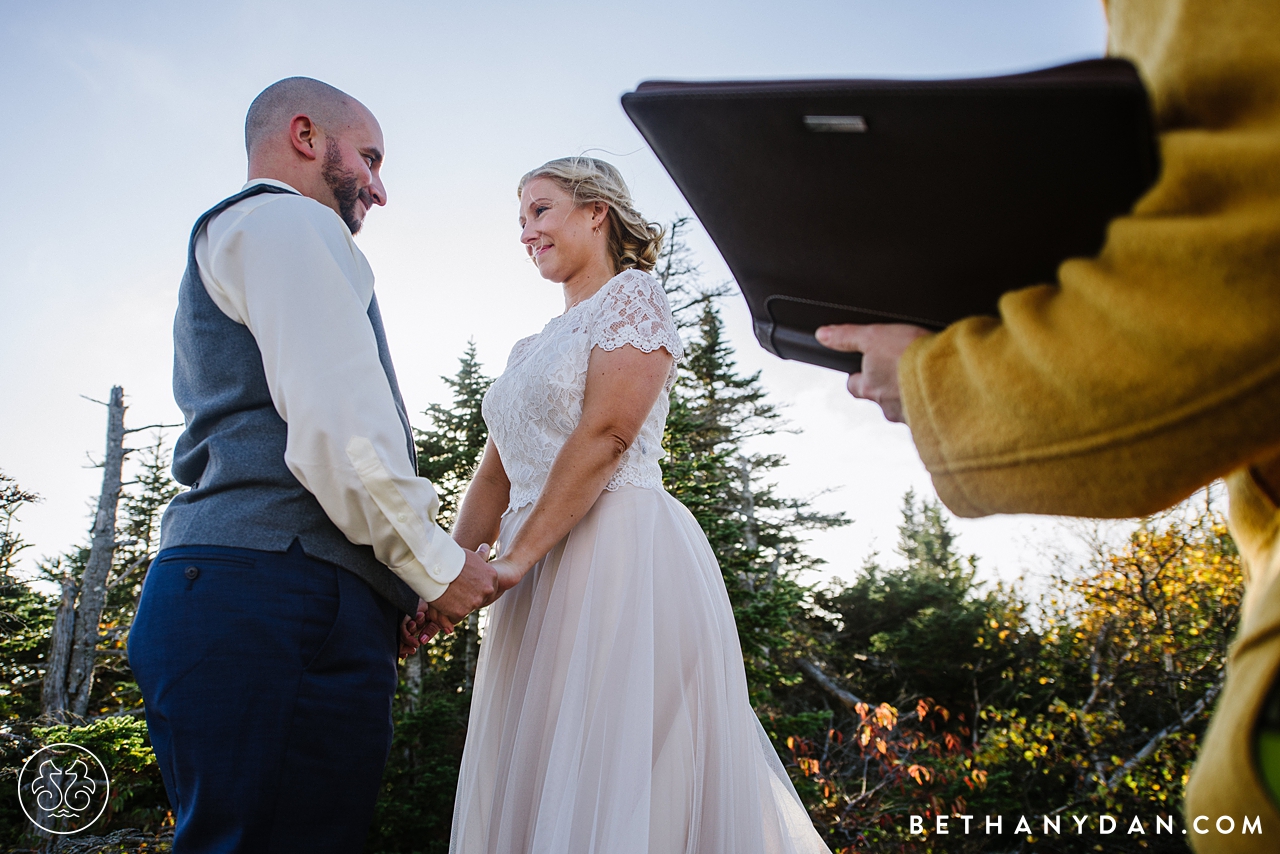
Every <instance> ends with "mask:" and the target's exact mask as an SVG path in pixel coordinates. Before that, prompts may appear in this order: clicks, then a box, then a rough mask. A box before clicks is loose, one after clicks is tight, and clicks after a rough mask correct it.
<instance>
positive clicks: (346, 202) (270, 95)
mask: <svg viewBox="0 0 1280 854" xmlns="http://www.w3.org/2000/svg"><path fill="white" fill-rule="evenodd" d="M244 144H245V148H246V149H247V150H248V152H249V180H250V181H252V180H254V179H258V178H270V179H273V180H277V181H282V182H284V183H286V184H288V185H289V186H290V187H292V188H293V189H295V190H297V191H298V192H299V193H301V194H302V195H304V196H307V197H309V198H312V199H315V200H316V201H318V202H320V203H321V204H324V205H328V206H329V207H330V208H333V210H334V212H336V213H337V214H338V215H339V216H341V217H342V220H343V222H345V223H346V224H347V228H349V229H350V230H351V233H352V234H355V233H356V232H357V231H359V230H360V224H361V223H362V222H363V221H364V216H365V214H366V213H368V212H369V210H370V209H371V208H372V207H374V206H375V205H385V204H386V203H387V189H386V187H384V186H383V184H382V178H381V177H380V175H379V171H380V170H381V168H382V155H383V143H382V128H381V127H379V125H378V120H377V119H375V118H374V117H373V113H371V112H369V109H368V108H367V107H365V105H364V104H361V103H360V102H359V101H357V100H356V99H355V98H352V97H351V96H350V95H348V94H347V93H346V92H343V91H342V90H340V89H335V88H333V87H332V86H330V85H329V84H328V83H321V82H320V81H319V80H312V79H311V78H310V77H288V78H285V79H284V80H281V81H279V82H278V83H272V84H271V85H270V86H268V87H267V88H266V89H264V90H262V94H261V95H259V96H258V97H257V98H255V99H254V100H253V104H251V105H250V107H249V115H248V116H246V117H245V122H244Z"/></svg>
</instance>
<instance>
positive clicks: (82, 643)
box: [42, 386, 125, 720]
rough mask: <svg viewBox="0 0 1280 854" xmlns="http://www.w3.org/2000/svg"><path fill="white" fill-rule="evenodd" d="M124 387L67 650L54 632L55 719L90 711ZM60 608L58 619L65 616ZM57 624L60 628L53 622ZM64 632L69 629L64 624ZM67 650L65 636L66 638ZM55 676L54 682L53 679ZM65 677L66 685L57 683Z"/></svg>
mask: <svg viewBox="0 0 1280 854" xmlns="http://www.w3.org/2000/svg"><path fill="white" fill-rule="evenodd" d="M124 409H125V406H124V389H123V388H121V387H120V386H114V387H112V389H111V398H110V400H109V401H108V403H107V452H106V457H105V458H104V459H103V461H102V492H101V493H100V494H99V495H98V512H97V514H96V515H95V516H94V520H93V534H92V536H91V538H90V545H89V560H88V562H87V563H86V564H85V568H84V575H83V576H82V577H81V579H80V584H79V591H78V592H79V597H78V598H79V601H78V602H75V601H74V599H75V596H74V595H73V596H72V597H71V598H72V605H71V614H70V615H69V617H68V621H69V622H71V623H72V624H73V629H72V631H71V632H70V634H71V645H70V646H71V648H70V651H69V653H66V652H64V651H63V649H59V648H58V646H57V644H58V641H59V637H58V636H57V634H56V632H55V636H54V646H53V647H52V648H51V649H50V668H49V671H48V672H47V673H46V674H45V683H46V684H45V690H44V691H43V695H42V700H43V701H44V709H43V711H44V713H45V715H47V716H49V717H51V718H54V719H56V720H66V719H67V718H68V717H70V716H75V717H84V716H85V714H86V713H87V712H88V710H89V691H90V690H91V689H92V688H93V665H94V662H95V661H96V660H97V653H98V623H99V620H100V619H101V618H102V609H103V607H104V606H105V605H106V601H107V575H108V574H109V573H110V572H111V561H112V559H113V558H114V557H115V552H116V509H117V507H118V506H119V504H120V487H121V483H120V481H121V471H122V469H123V467H124V454H125V450H124V434H125V429H124ZM63 591H64V593H63V605H65V604H66V602H67V598H68V597H67V595H66V583H65V581H64V584H63ZM62 611H63V608H62V606H59V614H58V617H57V618H56V619H58V620H61V619H62V617H63V613H62ZM55 628H56V626H55ZM64 630H65V627H64ZM62 645H63V648H64V649H65V645H66V642H65V639H64V640H63V644H62ZM60 656H65V658H66V661H67V664H66V669H65V671H62V672H59V670H55V669H54V668H53V666H52V665H53V662H54V661H55V660H56V659H58V658H59V657H60ZM51 678H52V679H54V680H55V684H54V685H52V686H50V685H49V684H48V683H49V680H50V679H51ZM56 681H61V682H62V684H61V685H58V684H56Z"/></svg>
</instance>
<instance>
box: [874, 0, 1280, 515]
mask: <svg viewBox="0 0 1280 854" xmlns="http://www.w3.org/2000/svg"><path fill="white" fill-rule="evenodd" d="M1109 13H1110V19H1111V21H1110V23H1111V53H1112V54H1113V55H1120V56H1125V57H1127V58H1129V59H1131V60H1132V61H1134V63H1135V64H1136V65H1137V66H1138V68H1139V70H1140V71H1141V72H1142V74H1143V76H1144V79H1145V81H1146V83H1147V87H1148V90H1149V92H1150V93H1151V96H1152V102H1153V108H1154V110H1155V116H1156V124H1157V127H1158V128H1159V131H1160V140H1159V142H1160V152H1161V161H1162V170H1161V176H1160V178H1159V180H1158V181H1157V183H1156V185H1155V186H1154V187H1153V188H1152V189H1151V190H1150V191H1149V192H1148V193H1147V195H1146V196H1144V197H1143V198H1142V199H1141V200H1140V201H1139V202H1138V204H1137V205H1136V206H1135V208H1134V210H1133V211H1132V213H1131V214H1130V215H1128V216H1125V217H1121V218H1119V219H1117V220H1115V221H1113V222H1112V224H1111V226H1110V228H1109V230H1108V234H1107V239H1106V243H1105V245H1104V247H1103V249H1102V251H1101V252H1100V254H1099V255H1098V256H1097V257H1095V258H1090V259H1073V260H1069V261H1067V262H1065V263H1064V264H1063V265H1062V266H1061V267H1060V268H1059V271H1058V281H1057V283H1054V284H1044V285H1039V286H1035V287H1030V288H1026V289H1023V290H1019V291H1014V292H1011V293H1009V294H1006V295H1005V297H1004V298H1003V299H1002V300H1001V302H1000V317H999V319H995V318H969V319H967V320H964V321H961V322H959V323H956V324H953V325H952V326H951V327H949V328H948V329H946V330H944V331H943V332H941V333H939V334H938V335H934V336H929V337H927V338H923V339H920V340H919V341H917V342H915V343H914V344H913V345H912V346H911V348H910V349H908V351H907V352H906V354H905V355H904V357H903V359H902V361H901V363H900V365H899V379H900V382H901V385H902V395H903V401H904V406H905V410H906V417H907V421H908V423H909V425H910V427H911V430H912V434H913V436H914V438H915V441H916V445H917V447H918V449H919V451H920V455H921V458H922V459H923V460H924V462H925V465H926V466H927V467H928V469H929V472H930V474H931V475H932V476H933V480H934V484H935V486H936V488H937V491H938V494H939V496H940V497H941V498H942V500H943V502H944V503H946V505H947V506H948V507H949V508H951V509H952V510H953V511H955V512H956V513H957V514H959V515H961V516H981V515H985V514H990V513H1050V514H1064V515H1077V516H1099V517H1122V516H1136V515H1142V514H1146V513H1150V512H1154V511H1156V510H1159V509H1161V508H1163V507H1166V506H1168V505H1170V504H1172V503H1174V502H1176V501H1178V500H1180V499H1181V498H1183V497H1185V496H1187V495H1189V494H1190V493H1191V492H1193V491H1194V490H1195V489H1197V488H1198V487H1200V486H1202V485H1204V484H1206V483H1208V482H1209V481H1211V480H1213V479H1214V478H1217V477H1220V476H1222V475H1225V474H1227V473H1228V472H1230V471H1232V470H1234V469H1237V468H1239V467H1241V466H1243V465H1247V464H1250V463H1252V462H1254V461H1256V460H1258V459H1260V458H1263V457H1267V456H1269V455H1270V454H1272V453H1274V452H1275V450H1276V449H1277V448H1278V447H1280V4H1278V3H1251V2H1248V0H1113V1H1112V2H1111V3H1110V8H1109Z"/></svg>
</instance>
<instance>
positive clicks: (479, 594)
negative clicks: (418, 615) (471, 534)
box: [431, 545, 498, 623]
mask: <svg viewBox="0 0 1280 854" xmlns="http://www.w3.org/2000/svg"><path fill="white" fill-rule="evenodd" d="M463 552H464V553H465V554H466V556H467V560H466V563H464V564H463V565H462V572H461V573H460V574H459V575H458V577H457V578H455V579H454V580H453V582H452V583H450V584H449V587H448V589H447V590H445V592H444V595H443V596H441V597H440V598H439V599H434V600H432V602H431V606H432V607H434V608H435V609H436V610H437V611H439V612H440V613H441V614H442V615H443V616H444V617H445V618H446V619H448V620H449V621H450V622H453V623H457V622H459V621H460V620H461V619H462V618H463V617H465V616H467V614H470V613H471V612H472V611H475V610H478V609H480V608H483V607H484V606H485V605H487V604H489V602H491V601H493V599H494V598H496V596H497V593H498V574H497V572H495V571H494V569H493V566H492V565H491V564H490V563H489V562H488V561H487V560H486V557H487V556H488V554H489V547H488V546H487V545H482V546H481V547H480V548H479V549H477V550H476V551H474V552H472V551H467V550H466V549H463Z"/></svg>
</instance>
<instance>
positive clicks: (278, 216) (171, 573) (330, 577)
mask: <svg viewBox="0 0 1280 854" xmlns="http://www.w3.org/2000/svg"><path fill="white" fill-rule="evenodd" d="M245 145H246V147H247V149H248V154H249V182H248V183H247V184H246V185H245V186H244V188H243V189H242V190H241V191H240V192H239V193H237V194H236V195H233V196H231V197H230V198H228V199H225V200H223V201H221V202H219V203H218V204H216V205H214V206H213V207H212V208H211V209H210V210H209V211H207V212H206V213H205V214H204V215H202V216H201V217H200V218H199V219H198V220H197V221H196V224H195V228H194V230H193V231H192V235H191V241H190V245H189V248H188V253H187V269H186V273H185V275H184V276H183V278H182V282H181V284H180V286H179V292H178V310H177V316H176V318H175V320H174V372H173V388H174V396H175V397H176V399H177V402H178V405H179V406H180V407H181V409H182V411H183V414H184V416H185V418H186V430H185V431H184V432H183V433H182V435H181V437H180V438H179V439H178V442H177V445H176V447H175V449H174V463H173V472H174V477H175V478H176V479H177V480H178V481H179V482H180V483H183V484H186V485H188V486H190V487H191V488H190V490H188V491H187V492H184V493H182V494H181V495H179V496H178V497H177V498H176V499H174V501H173V503H172V505H171V506H170V507H169V509H168V510H167V511H166V513H165V516H164V522H163V526H162V536H161V551H160V553H159V555H158V556H157V558H156V560H155V562H154V564H153V565H152V567H151V570H150V572H149V574H148V577H147V581H146V584H145V586H144V589H143V593H142V599H141V602H140V603H139V607H138V614H137V618H136V619H135V621H134V624H133V628H132V630H131V635H130V639H129V660H130V663H131V665H132V667H133V671H134V673H135V675H136V677H137V680H138V686H139V688H140V689H141V691H142V695H143V698H144V699H145V701H146V712H147V725H148V728H149V730H150V733H151V741H152V744H153V746H154V748H155V753H156V758H157V759H158V760H159V764H160V770H161V773H162V775H163V777H164V783H165V788H166V790H167V792H168V795H169V800H170V803H171V804H172V806H173V808H174V813H175V816H176V822H177V827H176V835H175V839H174V851H175V852H176V854H192V853H193V852H215V851H216V852H231V851H236V852H248V851H254V852H258V851H262V852H267V851H271V852H274V851H307V852H328V851H332V852H351V851H358V850H360V849H361V848H362V846H363V841H364V837H365V834H366V832H367V828H368V826H369V822H370V820H371V818H372V815H373V807H374V802H375V801H376V798H377V790H378V785H379V782H380V779H381V775H382V768H383V765H384V764H385V762H386V758H387V752H388V750H389V748H390V744H391V699H392V695H393V693H394V691H395V687H396V653H397V643H398V639H397V629H398V626H399V625H400V623H401V620H402V615H405V614H407V615H415V616H416V615H417V614H418V611H419V606H420V601H419V600H420V599H421V600H423V601H425V602H430V603H431V604H432V606H433V607H434V608H435V610H436V611H438V612H439V613H440V614H441V615H443V616H445V617H449V618H455V619H456V618H460V617H461V616H463V615H465V614H466V613H468V612H470V611H472V610H474V609H476V608H478V607H480V606H481V605H482V604H484V603H485V602H486V601H488V599H489V598H491V597H492V596H493V595H494V594H495V591H496V578H495V574H494V572H493V570H492V569H491V568H490V567H489V565H488V564H487V563H486V562H485V561H484V560H483V558H482V557H481V556H480V555H477V554H476V553H474V552H468V551H464V550H463V549H462V548H461V547H460V546H458V545H457V544H455V543H454V542H453V541H452V540H451V539H450V538H449V536H448V534H446V533H445V532H444V531H443V530H441V529H440V528H439V526H437V525H436V523H435V516H436V510H437V507H438V501H437V497H436V493H435V490H434V489H433V488H432V485H431V483H430V482H429V481H427V480H425V479H423V478H420V477H418V476H417V474H416V465H415V459H416V455H415V452H414V444H413V437H412V433H411V432H410V428H409V420H408V416H407V414H406V412H405V407H404V402H403V401H402V400H401V398H400V391H399V388H398V387H397V385H396V377H395V371H394V370H393V368H392V365H391V357H390V353H389V351H388V348H387V342H386V338H385V336H384V334H383V327H382V318H381V316H380V314H379V312H378V301H377V298H376V297H375V296H374V292H373V272H372V271H371V270H370V268H369V264H368V262H367V261H366V260H365V257H364V255H363V253H361V251H360V250H359V249H358V248H357V247H356V245H355V243H354V242H353V240H352V235H354V234H355V233H357V232H358V231H359V230H360V226H361V224H362V222H363V220H364V217H365V215H366V214H367V213H368V212H369V210H370V209H371V208H372V207H373V206H374V205H384V204H386V202H387V194H386V189H385V188H384V187H383V185H382V179H381V178H380V177H379V171H380V168H381V165H382V158H383V140H382V130H381V128H380V127H379V126H378V122H377V120H376V119H375V118H374V117H373V114H372V113H370V112H369V110H368V109H366V108H365V107H364V105H362V104H361V103H359V102H358V101H356V100H355V99H353V98H351V97H350V96H348V95H346V94H345V93H343V92H340V91H339V90H337V89H334V88H333V87H332V86H328V85H326V84H324V83H321V82H319V81H317V80H311V79H309V78H305V77H294V78H289V79H286V80H281V81H280V82H278V83H275V84H273V85H271V86H269V87H268V88H267V89H266V90H264V91H263V92H262V94H260V95H259V96H258V97H257V99H256V100H255V101H254V102H253V105H252V106H251V107H250V108H249V114H248V117H247V119H246V122H245ZM399 643H400V644H401V645H402V646H404V647H405V648H406V650H407V649H411V648H412V647H413V645H415V643H416V642H415V641H413V640H412V639H411V638H409V637H407V636H405V635H403V634H402V635H401V640H399Z"/></svg>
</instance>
